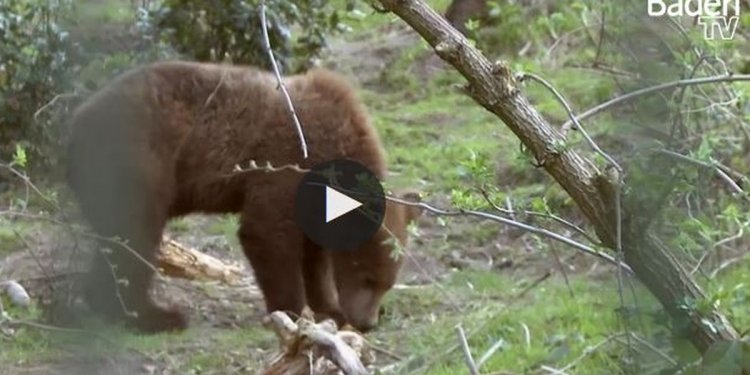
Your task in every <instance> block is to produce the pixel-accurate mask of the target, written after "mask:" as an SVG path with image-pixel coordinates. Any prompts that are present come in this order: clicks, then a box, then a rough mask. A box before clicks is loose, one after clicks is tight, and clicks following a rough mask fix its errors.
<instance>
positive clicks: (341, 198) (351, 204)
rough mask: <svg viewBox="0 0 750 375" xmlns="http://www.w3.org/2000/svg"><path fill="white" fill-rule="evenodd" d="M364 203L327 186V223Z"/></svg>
mask: <svg viewBox="0 0 750 375" xmlns="http://www.w3.org/2000/svg"><path fill="white" fill-rule="evenodd" d="M361 205H362V203H360V202H358V201H356V200H354V199H352V198H350V197H349V196H347V195H344V194H342V193H339V192H338V191H336V190H335V189H331V188H330V187H328V186H326V223H330V222H331V220H335V219H336V218H338V217H340V216H341V215H344V214H346V213H348V212H350V211H352V210H355V209H357V208H358V207H359V206H361Z"/></svg>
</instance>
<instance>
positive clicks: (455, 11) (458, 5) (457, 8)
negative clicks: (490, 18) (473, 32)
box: [445, 0, 489, 35]
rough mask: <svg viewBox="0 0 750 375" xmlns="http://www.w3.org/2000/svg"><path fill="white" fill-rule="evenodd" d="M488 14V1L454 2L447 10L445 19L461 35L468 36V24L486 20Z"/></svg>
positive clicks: (461, 0) (466, 0)
mask: <svg viewBox="0 0 750 375" xmlns="http://www.w3.org/2000/svg"><path fill="white" fill-rule="evenodd" d="M488 12H489V8H488V6H487V0H453V1H451V3H450V5H448V8H446V9H445V19H447V20H448V22H450V24H451V25H453V27H455V28H456V30H458V31H459V32H461V34H464V35H468V33H469V29H468V28H467V27H466V23H467V22H469V20H472V19H477V20H479V19H482V18H484V17H486V16H487V13H488Z"/></svg>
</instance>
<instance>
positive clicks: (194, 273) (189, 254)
mask: <svg viewBox="0 0 750 375" xmlns="http://www.w3.org/2000/svg"><path fill="white" fill-rule="evenodd" d="M157 259H158V262H159V263H158V268H159V269H160V270H161V273H162V274H164V275H167V276H171V277H179V278H183V279H189V280H196V279H203V280H218V281H221V282H223V283H226V284H233V283H235V282H237V281H238V280H239V279H241V278H242V269H241V268H240V267H239V266H237V265H230V264H226V263H224V262H222V261H221V260H219V259H216V258H214V257H212V256H210V255H208V254H204V253H201V252H199V251H196V250H194V249H191V248H189V247H186V246H183V245H181V244H179V243H177V242H176V241H174V240H172V239H169V238H164V239H163V241H162V244H161V248H160V251H159V253H158V254H157Z"/></svg>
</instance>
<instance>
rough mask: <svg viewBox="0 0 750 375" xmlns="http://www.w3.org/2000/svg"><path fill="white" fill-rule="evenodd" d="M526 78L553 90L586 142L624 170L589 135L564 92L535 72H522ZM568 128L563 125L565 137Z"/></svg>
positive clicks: (521, 79) (521, 77)
mask: <svg viewBox="0 0 750 375" xmlns="http://www.w3.org/2000/svg"><path fill="white" fill-rule="evenodd" d="M526 78H531V79H532V80H534V81H537V82H539V83H541V84H542V86H544V87H545V88H547V89H548V90H549V91H551V92H552V94H553V95H555V98H556V99H557V101H559V102H560V104H562V106H563V108H565V111H566V112H567V113H568V117H570V121H572V122H573V123H575V125H576V127H575V129H578V130H579V131H580V132H581V134H582V135H583V138H585V139H586V142H587V143H588V144H589V146H591V148H592V149H594V151H595V152H596V153H598V154H599V155H601V156H602V157H604V159H606V160H607V162H609V164H611V165H612V166H614V167H615V168H617V170H618V171H620V172H622V167H620V164H618V163H617V161H615V159H614V158H613V157H611V156H610V155H609V154H607V153H606V152H604V150H602V149H601V148H600V147H599V145H597V144H596V142H594V140H593V139H592V138H591V136H589V133H588V132H587V131H586V129H584V128H583V125H581V123H580V122H579V121H578V118H576V115H575V114H574V113H573V109H572V108H571V107H570V104H568V101H567V100H565V98H564V97H563V96H562V94H560V92H559V91H557V89H556V88H555V87H554V86H552V84H551V83H549V82H547V80H545V79H544V78H542V77H540V76H538V75H536V74H533V73H522V74H520V78H519V81H521V82H523V81H524V80H525V79H526ZM568 129H569V127H568V128H566V127H565V125H563V126H562V128H561V132H562V135H563V137H565V136H566V133H567V131H568Z"/></svg>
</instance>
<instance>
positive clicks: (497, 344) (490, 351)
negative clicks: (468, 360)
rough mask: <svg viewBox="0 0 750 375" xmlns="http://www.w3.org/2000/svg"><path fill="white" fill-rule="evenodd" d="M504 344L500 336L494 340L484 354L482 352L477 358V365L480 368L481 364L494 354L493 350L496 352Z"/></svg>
mask: <svg viewBox="0 0 750 375" xmlns="http://www.w3.org/2000/svg"><path fill="white" fill-rule="evenodd" d="M504 345H505V340H503V339H502V338H501V339H498V340H497V341H495V343H494V344H492V346H490V348H489V349H487V351H486V352H484V354H482V356H481V357H480V358H479V361H477V367H478V368H482V365H484V363H485V362H487V361H488V360H489V359H490V358H492V355H493V354H495V352H497V351H498V350H499V349H500V348H502V347H503V346H504Z"/></svg>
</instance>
